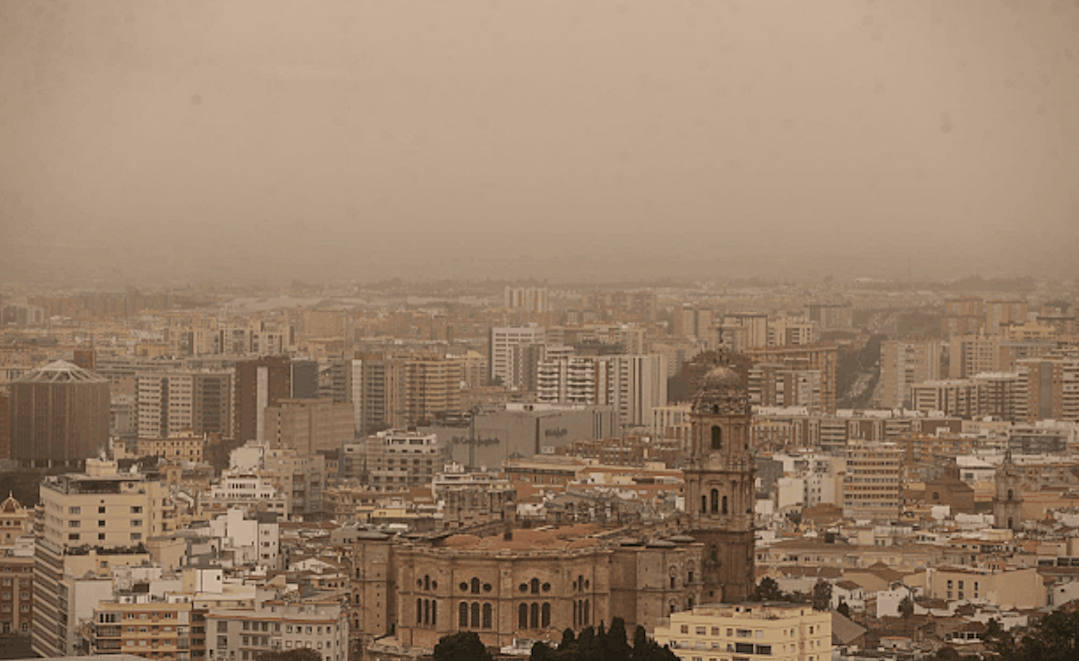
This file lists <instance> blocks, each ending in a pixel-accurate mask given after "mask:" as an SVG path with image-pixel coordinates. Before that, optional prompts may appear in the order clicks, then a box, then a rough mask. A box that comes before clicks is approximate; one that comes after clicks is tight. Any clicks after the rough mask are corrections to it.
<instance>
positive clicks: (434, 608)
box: [431, 599, 438, 626]
mask: <svg viewBox="0 0 1079 661" xmlns="http://www.w3.org/2000/svg"><path fill="white" fill-rule="evenodd" d="M437 624H438V602H437V601H435V600H434V599H432V600H431V626H436V625H437Z"/></svg>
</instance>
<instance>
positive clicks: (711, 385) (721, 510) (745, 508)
mask: <svg viewBox="0 0 1079 661" xmlns="http://www.w3.org/2000/svg"><path fill="white" fill-rule="evenodd" d="M750 419H751V409H750V404H749V392H748V390H747V388H746V384H745V380H744V377H743V375H742V374H740V373H739V372H737V371H736V370H734V369H733V368H731V367H727V366H718V367H713V368H712V369H711V370H710V371H709V372H707V373H706V374H705V375H704V377H703V378H702V379H701V382H700V387H699V389H698V390H697V394H696V395H695V396H694V399H693V407H692V410H691V413H690V420H691V423H692V429H691V432H690V447H689V451H688V455H687V457H686V469H685V493H686V504H685V508H686V513H687V515H688V518H689V530H688V531H687V532H688V533H689V534H690V535H692V536H693V537H694V538H695V539H696V540H697V541H699V542H702V543H703V544H704V557H703V558H702V563H701V569H702V580H703V581H704V596H705V598H706V599H708V600H709V601H711V602H735V601H741V600H743V599H747V598H748V597H749V596H750V594H751V593H752V592H753V588H754V585H755V577H754V549H753V506H754V500H755V499H754V460H753V448H752V447H750V440H749V436H750V434H749V431H750V430H749V427H750Z"/></svg>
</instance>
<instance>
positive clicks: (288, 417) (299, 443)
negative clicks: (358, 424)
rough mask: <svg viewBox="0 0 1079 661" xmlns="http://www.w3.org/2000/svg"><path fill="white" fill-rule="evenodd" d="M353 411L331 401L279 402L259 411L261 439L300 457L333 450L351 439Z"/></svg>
mask: <svg viewBox="0 0 1079 661" xmlns="http://www.w3.org/2000/svg"><path fill="white" fill-rule="evenodd" d="M353 435H354V431H353V411H352V406H351V405H350V404H348V403H347V402H334V401H333V400H332V399H279V400H277V402H276V403H275V404H273V405H271V406H267V407H266V408H265V409H264V411H263V434H262V439H261V440H264V441H266V442H268V443H270V445H272V446H274V447H282V448H292V449H293V450H295V451H297V452H299V453H301V454H313V453H315V452H318V451H320V450H333V449H336V448H338V447H340V445H341V442H342V441H345V440H347V439H350V438H352V437H353Z"/></svg>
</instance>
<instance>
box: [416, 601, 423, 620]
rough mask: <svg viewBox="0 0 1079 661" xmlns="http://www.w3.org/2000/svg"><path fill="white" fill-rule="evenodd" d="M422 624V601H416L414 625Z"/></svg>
mask: <svg viewBox="0 0 1079 661" xmlns="http://www.w3.org/2000/svg"><path fill="white" fill-rule="evenodd" d="M422 622H423V600H421V599H417V600H416V624H420V623H422Z"/></svg>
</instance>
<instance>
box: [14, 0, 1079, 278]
mask: <svg viewBox="0 0 1079 661" xmlns="http://www.w3.org/2000/svg"><path fill="white" fill-rule="evenodd" d="M0 145H2V154H3V159H2V164H0V200H2V204H0V277H2V278H4V279H5V280H9V281H10V280H13V279H21V280H24V281H48V282H61V281H63V282H96V281H111V282H130V283H132V284H139V283H149V282H153V283H166V282H171V283H179V282H184V281H189V280H194V281H199V282H206V281H215V280H216V281H224V280H237V281H242V282H261V281H268V282H276V281H280V280H283V279H291V278H305V279H324V280H330V279H357V278H358V279H376V278H382V277H390V276H399V277H405V278H442V277H455V276H456V277H485V276H489V277H494V278H500V277H528V276H533V277H539V278H548V279H551V280H568V279H582V278H595V279H602V280H612V279H625V278H647V277H655V276H668V275H669V276H693V277H739V276H779V277H797V276H801V275H804V276H806V277H821V276H824V275H829V274H833V275H836V276H875V277H888V276H899V275H905V274H906V272H907V268H908V258H909V262H910V266H911V268H912V270H913V272H914V275H915V276H916V277H917V276H927V277H949V276H956V275H963V274H968V273H981V274H983V275H1017V274H1033V275H1058V276H1069V277H1074V276H1076V275H1079V268H1077V267H1076V254H1077V252H1079V2H1075V1H1068V2H1037V1H1025V0H1015V1H1011V2H999V1H994V0H954V1H952V2H929V1H925V0H892V1H890V2H883V1H877V2H866V1H864V0H860V1H847V0H842V1H840V0H821V1H817V2H807V1H806V0H791V1H789V2H779V1H770V0H757V1H751V0H742V1H728V2H722V1H718V0H710V1H693V2H689V1H681V0H674V1H668V0H664V1H662V2H656V1H655V0H649V1H640V2H628V1H627V2H614V1H610V0H589V1H582V0H565V1H562V0H553V1H552V0H534V1H532V2H510V1H508V0H502V1H481V0H439V1H409V0H393V1H391V0H383V1H380V2H363V1H343V0H341V1H338V0H333V1H322V2H295V1H290V2H280V1H267V0H250V1H234V2H205V1H203V2H197V1H196V2H192V1H188V0H185V1H182V2H178V1H175V0H170V1H167V2H164V1H147V0H130V1H125V2H114V1H108V0H93V1H92V2H87V1H84V0H79V1H57V2H45V1H40V2H39V1H34V2H19V1H17V0H5V1H3V2H0Z"/></svg>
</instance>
